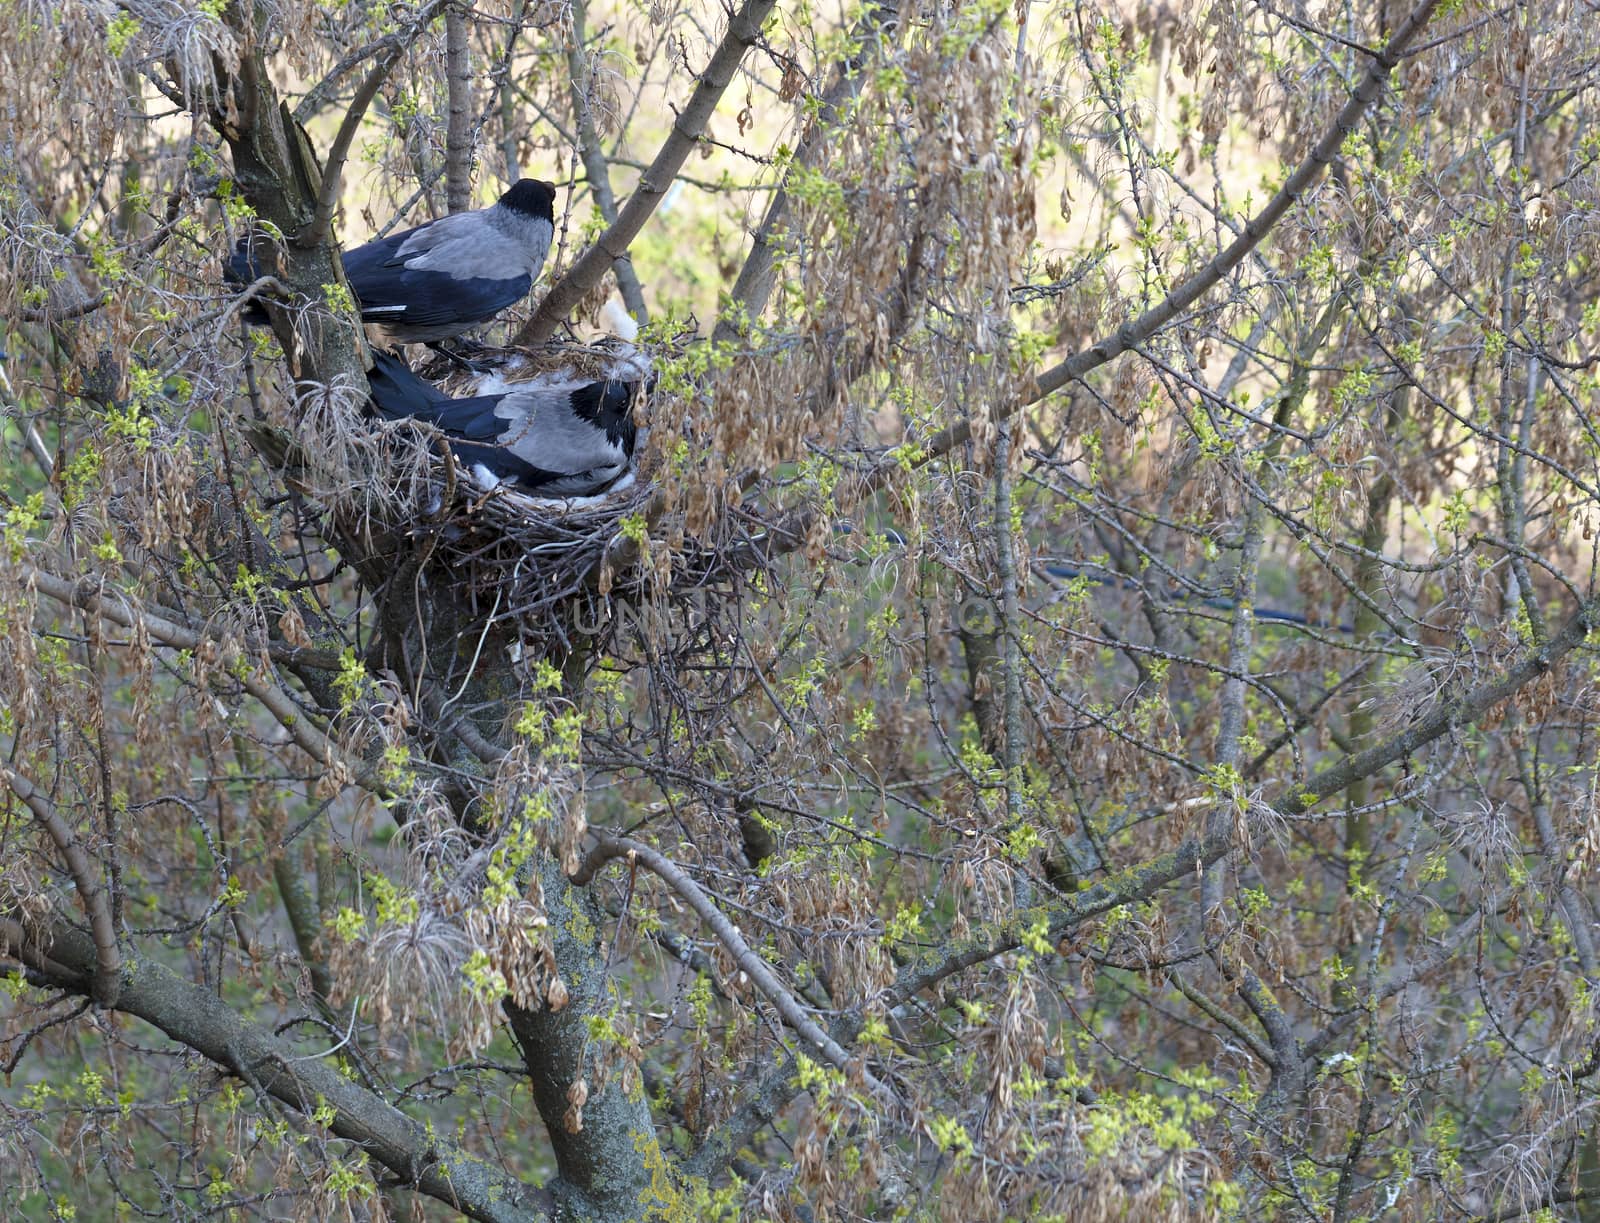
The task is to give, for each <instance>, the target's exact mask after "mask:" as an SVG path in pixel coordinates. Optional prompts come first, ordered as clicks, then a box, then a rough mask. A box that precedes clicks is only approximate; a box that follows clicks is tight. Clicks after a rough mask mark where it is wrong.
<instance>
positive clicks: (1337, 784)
mask: <svg viewBox="0 0 1600 1223" xmlns="http://www.w3.org/2000/svg"><path fill="white" fill-rule="evenodd" d="M1596 628H1600V599H1591V600H1588V601H1587V602H1585V603H1583V604H1582V605H1580V606H1579V608H1578V610H1577V611H1576V612H1574V613H1573V615H1572V616H1571V618H1570V619H1568V621H1567V622H1566V624H1564V625H1563V626H1562V628H1561V631H1560V632H1559V633H1557V634H1556V635H1555V636H1554V637H1552V638H1551V639H1550V640H1549V641H1548V642H1547V643H1546V644H1545V645H1543V646H1541V647H1540V648H1539V649H1537V650H1533V651H1530V652H1529V653H1528V654H1526V655H1525V656H1524V657H1523V659H1522V661H1521V662H1519V663H1517V664H1516V665H1515V666H1513V667H1511V668H1509V669H1508V670H1506V671H1505V672H1504V674H1502V675H1501V677H1500V678H1499V679H1496V680H1492V681H1491V682H1489V683H1486V684H1480V685H1479V686H1478V687H1476V688H1474V689H1472V690H1471V691H1469V692H1466V693H1462V694H1460V695H1458V696H1453V697H1444V698H1441V699H1440V700H1439V701H1437V702H1436V703H1435V704H1434V707H1433V709H1432V710H1431V711H1430V712H1429V713H1428V714H1426V715H1425V716H1423V717H1419V718H1417V719H1416V720H1415V721H1414V722H1412V724H1411V725H1410V726H1409V727H1408V728H1407V729H1406V730H1405V731H1403V732H1402V733H1400V734H1398V735H1396V736H1394V737H1393V738H1392V739H1389V740H1387V741H1386V742H1383V743H1379V744H1375V745H1373V746H1372V747H1370V748H1368V749H1367V750H1366V751H1364V752H1357V753H1356V754H1355V755H1353V756H1347V757H1345V758H1344V759H1343V760H1340V761H1338V762H1337V763H1335V764H1332V765H1329V766H1328V767H1327V768H1325V769H1322V770H1320V771H1319V772H1317V773H1316V774H1314V775H1313V776H1312V777H1311V778H1310V779H1308V780H1307V781H1306V782H1305V783H1304V784H1303V785H1299V786H1296V787H1294V789H1293V790H1292V791H1291V792H1290V793H1289V794H1287V795H1286V796H1284V797H1283V798H1281V799H1279V800H1278V801H1277V802H1276V803H1275V804H1273V806H1274V807H1275V809H1276V810H1277V811H1279V812H1281V813H1282V814H1284V815H1300V814H1303V813H1304V812H1305V811H1307V810H1309V809H1310V808H1311V807H1312V806H1314V805H1315V804H1316V803H1317V801H1318V800H1319V799H1322V798H1325V797H1326V796H1327V795H1329V794H1337V793H1338V792H1339V791H1340V790H1344V789H1347V788H1348V787H1349V786H1350V784H1351V783H1352V782H1353V781H1355V780H1356V779H1357V778H1361V777H1370V776H1372V775H1373V774H1375V773H1376V772H1377V771H1378V770H1379V769H1382V768H1385V767H1387V766H1388V765H1390V764H1393V763H1394V762H1395V761H1397V760H1402V759H1404V758H1405V757H1407V756H1409V755H1411V754H1412V753H1413V752H1415V751H1417V750H1418V749H1420V748H1423V747H1426V746H1427V745H1428V744H1429V743H1432V742H1433V741H1434V740H1435V739H1437V738H1439V737H1440V736H1442V735H1444V734H1446V733H1448V732H1449V731H1451V730H1453V729H1455V728H1457V727H1461V726H1467V725H1470V724H1471V723H1472V722H1473V721H1474V720H1476V719H1477V718H1478V717H1480V716H1481V715H1482V714H1484V713H1485V712H1487V711H1488V710H1490V709H1492V708H1494V707H1495V706H1496V705H1498V704H1500V703H1501V702H1502V701H1504V700H1506V699H1508V698H1509V697H1511V696H1514V695H1515V694H1516V693H1517V692H1518V691H1519V690H1520V689H1522V688H1523V687H1525V686H1526V685H1527V684H1529V683H1531V682H1532V681H1533V680H1535V679H1538V678H1539V677H1540V676H1541V675H1544V674H1546V673H1547V672H1548V671H1549V670H1550V669H1551V668H1552V667H1554V666H1555V665H1556V664H1557V663H1559V662H1560V661H1561V660H1562V659H1563V658H1565V657H1566V656H1567V655H1568V654H1570V653H1571V652H1572V651H1573V650H1574V649H1576V648H1577V647H1578V646H1579V645H1581V644H1582V643H1583V641H1584V639H1585V638H1587V637H1588V635H1589V634H1590V633H1591V632H1593V631H1594V630H1595V629H1596ZM1232 840H1233V838H1232V830H1231V828H1230V829H1226V830H1221V831H1210V832H1207V833H1206V834H1205V835H1204V836H1198V837H1188V838H1185V840H1184V841H1183V842H1182V843H1181V844H1180V845H1179V846H1178V847H1177V848H1176V849H1173V850H1171V851H1170V852H1168V853H1165V854H1161V855H1160V856H1158V857H1156V858H1153V859H1150V860H1149V861H1146V862H1142V863H1140V864H1138V865H1137V866H1131V867H1127V868H1125V869H1123V870H1121V871H1118V872H1116V873H1115V874H1113V875H1112V876H1110V877H1109V878H1106V879H1102V880H1100V881H1099V882H1098V883H1096V884H1094V885H1093V886H1092V887H1089V888H1087V889H1085V890H1084V891H1082V892H1079V893H1078V894H1077V895H1076V896H1073V897H1072V898H1071V899H1069V900H1067V901H1066V902H1065V903H1064V904H1062V905H1061V906H1060V907H1059V908H1058V909H1056V910H1055V912H1054V913H1052V914H1051V917H1050V937H1051V938H1052V939H1053V940H1060V939H1061V938H1063V937H1065V936H1066V935H1067V934H1068V933H1069V932H1070V931H1071V930H1073V929H1074V928H1075V927H1076V926H1079V925H1081V924H1082V923H1083V922H1085V921H1087V920H1088V919H1089V918H1091V917H1096V916H1098V915H1099V914H1101V913H1105V912H1107V911H1108V910H1110V909H1113V908H1116V907H1117V906H1118V905H1124V904H1137V903H1139V902H1140V901H1144V900H1148V899H1149V898H1150V897H1151V896H1154V895H1155V894H1156V893H1157V892H1158V891H1160V890H1161V889H1162V888H1164V887H1166V886H1167V885H1168V884H1170V883H1172V882H1173V881H1175V880H1177V879H1180V878H1182V877H1183V876H1185V875H1188V874H1190V873H1191V872H1196V871H1203V870H1204V869H1205V868H1206V867H1208V866H1210V865H1211V864H1212V863H1214V862H1216V861H1217V860H1219V859H1220V858H1221V857H1222V856H1223V855H1224V854H1226V853H1227V852H1228V850H1229V849H1230V848H1231V847H1232ZM1020 945H1021V937H1020V934H1016V933H1011V932H1009V931H1008V932H1007V933H1004V934H1002V935H1001V936H1000V937H998V938H995V939H993V940H990V941H987V942H973V943H969V944H968V945H967V946H965V947H962V948H960V949H959V950H957V951H954V952H952V953H950V954H948V955H946V956H945V958H944V959H942V960H940V961H939V962H937V963H935V964H931V965H929V964H927V963H926V962H924V963H923V964H922V965H921V966H920V967H918V966H916V965H913V966H912V967H911V968H909V969H908V970H907V971H906V972H904V973H902V974H901V978H900V980H899V981H898V982H896V983H895V984H894V985H893V986H892V987H891V988H890V989H889V990H888V992H887V994H886V996H885V1005H886V1006H888V1007H895V1006H898V1005H900V1004H901V1003H902V1002H904V1001H905V1000H906V999H907V998H909V997H911V996H912V995H913V994H916V993H919V992H921V991H922V990H925V989H927V988H929V987H930V986H933V985H936V984H938V983H939V982H940V981H942V980H944V979H945V978H946V977H949V976H952V975H953V974H955V973H958V972H961V971H963V970H965V969H968V968H971V967H973V966H975V965H977V964H981V963H983V962H984V961H986V960H991V959H993V958H994V957H995V956H998V955H1004V954H1006V953H1007V952H1009V951H1012V950H1014V949H1015V948H1017V947H1018V946H1020Z"/></svg>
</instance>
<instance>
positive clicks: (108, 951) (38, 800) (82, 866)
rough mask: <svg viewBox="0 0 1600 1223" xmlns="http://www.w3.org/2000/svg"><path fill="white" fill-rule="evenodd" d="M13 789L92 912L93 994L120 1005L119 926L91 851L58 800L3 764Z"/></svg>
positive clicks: (99, 1000) (102, 1001) (99, 999)
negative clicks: (59, 808)
mask: <svg viewBox="0 0 1600 1223" xmlns="http://www.w3.org/2000/svg"><path fill="white" fill-rule="evenodd" d="M0 774H4V775H5V779H6V784H7V785H9V786H10V787H11V792H12V793H13V794H15V795H16V796H17V797H18V798H20V799H21V800H22V802H23V805H24V806H26V807H27V808H28V810H29V811H31V812H33V819H34V822H35V823H37V824H38V825H39V827H40V828H42V829H43V830H44V832H45V835H46V836H48V837H49V838H50V840H51V841H52V842H54V843H55V847H56V849H58V850H59V851H60V852H61V856H62V857H63V858H65V859H66V863H67V871H68V873H70V874H71V875H72V883H73V886H74V887H76V888H77V889H78V898H79V899H80V900H81V901H82V902H83V907H84V909H85V911H86V912H87V913H88V914H89V929H90V931H91V932H92V933H93V935H94V983H93V989H92V991H91V992H92V996H93V997H94V1000H95V1001H96V1002H97V1003H99V1004H100V1005H101V1006H104V1007H114V1006H116V1005H117V991H118V989H119V988H120V986H121V984H122V956H121V953H120V952H119V951H118V950H117V928H116V926H115V925H114V924H113V923H112V920H111V907H110V906H109V905H108V904H107V903H106V890H105V888H104V887H103V886H102V885H101V883H100V880H99V879H98V878H97V875H96V871H95V869H94V866H93V865H92V864H91V863H90V861H89V855H88V854H86V853H84V852H83V846H82V845H79V844H78V838H77V837H75V836H73V835H72V829H71V828H69V827H68V826H67V822H66V821H65V820H64V819H62V818H61V816H60V814H59V813H58V812H57V811H56V809H55V806H54V804H52V803H51V802H50V800H49V799H48V798H46V797H45V796H44V795H43V794H40V793H39V791H38V790H36V789H34V787H33V783H32V782H30V781H29V780H28V779H27V778H26V777H24V776H23V775H22V774H21V773H17V772H13V771H12V770H11V769H4V768H0Z"/></svg>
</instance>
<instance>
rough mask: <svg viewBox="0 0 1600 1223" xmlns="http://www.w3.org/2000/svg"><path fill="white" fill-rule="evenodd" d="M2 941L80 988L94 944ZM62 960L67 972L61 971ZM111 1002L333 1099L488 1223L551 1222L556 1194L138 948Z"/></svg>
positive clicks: (53, 931)
mask: <svg viewBox="0 0 1600 1223" xmlns="http://www.w3.org/2000/svg"><path fill="white" fill-rule="evenodd" d="M0 946H3V947H5V949H6V950H7V951H8V952H9V953H10V954H12V955H14V956H16V957H17V958H18V959H20V960H21V961H22V962H23V963H24V964H26V965H27V966H28V967H29V968H30V969H31V970H32V971H33V972H34V973H35V974H37V975H38V976H39V977H41V978H43V979H44V981H45V982H46V983H48V984H49V985H50V986H52V987H54V988H57V989H63V990H67V991H69V992H71V993H82V992H84V990H85V988H86V981H85V978H87V977H90V976H91V975H92V974H93V971H94V970H93V968H92V965H94V964H95V962H96V959H95V957H96V952H95V949H94V947H93V945H92V944H91V943H90V941H89V940H88V939H85V938H84V937H83V935H82V934H80V933H79V932H78V931H76V930H73V929H71V928H70V927H61V926H54V927H51V928H48V929H45V930H31V929H28V928H26V927H25V926H23V925H22V924H21V923H19V922H17V921H15V920H12V919H5V918H0ZM64 970H65V974H66V975H64ZM117 1009H118V1010H120V1011H123V1012H124V1013H126V1014H129V1015H136V1016H138V1017H139V1018H140V1019H143V1020H145V1021H146V1022H147V1023H150V1024H152V1025H154V1026H155V1027H157V1028H159V1029H160V1030H161V1031H162V1032H164V1033H166V1034H167V1036H169V1037H170V1038H172V1039H173V1040H175V1041H177V1042H178V1043H179V1044H182V1045H187V1046H188V1047H189V1048H191V1049H193V1050H195V1051H196V1052H198V1053H200V1054H202V1055H203V1056H205V1057H206V1058H209V1059H210V1060H211V1061H212V1062H214V1063H216V1065H218V1066H220V1067H221V1068H222V1069H224V1070H226V1071H227V1072H228V1073H230V1074H234V1075H236V1076H238V1077H239V1078H241V1079H244V1080H245V1081H246V1082H248V1083H251V1084H252V1085H259V1087H260V1089H261V1090H263V1091H265V1092H267V1094H269V1095H271V1096H273V1097H274V1098H275V1099H278V1100H280V1101H282V1102H283V1103H284V1104H287V1105H288V1106H289V1107H290V1108H293V1109H295V1110H296V1111H298V1112H300V1113H301V1114H303V1115H305V1116H307V1117H309V1116H311V1115H312V1114H313V1113H314V1112H316V1111H318V1109H320V1108H322V1107H329V1108H332V1109H333V1112H334V1116H333V1120H332V1122H331V1123H330V1124H329V1129H331V1130H332V1132H333V1133H335V1134H337V1135H338V1136H339V1137H341V1138H347V1139H349V1140H350V1141H351V1142H354V1143H356V1144H357V1145H358V1146H360V1147H361V1149H362V1150H364V1151H365V1152H366V1153H367V1154H368V1155H370V1156H371V1157H372V1158H373V1159H375V1160H377V1161H378V1162H379V1163H381V1164H383V1166H384V1167H386V1168H389V1169H390V1170H391V1171H393V1172H394V1173H395V1175H396V1176H397V1177H399V1178H400V1179H401V1180H402V1181H404V1182H405V1183H406V1184H407V1185H410V1186H412V1187H413V1188H415V1189H416V1190H417V1191H419V1192H421V1193H425V1194H427V1195H428V1196H429V1197H432V1198H436V1199H437V1200H439V1201H441V1202H444V1203H445V1204H447V1205H449V1206H451V1207H453V1208H454V1209H456V1210H459V1211H461V1212H462V1213H463V1214H465V1215H466V1216H467V1217H468V1218H470V1219H480V1220H485V1221H486V1223H548V1220H549V1219H550V1217H551V1207H552V1203H553V1200H554V1199H553V1198H552V1196H551V1195H550V1194H549V1193H547V1192H545V1191H544V1190H540V1189H535V1188H533V1187H532V1186H529V1185H525V1184H523V1183H522V1182H521V1181H519V1180H516V1179H514V1178H512V1177H509V1176H507V1175H505V1173H503V1172H501V1171H498V1170H497V1169H494V1168H491V1167H490V1166H489V1165H488V1164H485V1163H483V1162H482V1161H480V1160H478V1159H475V1158H474V1157H473V1156H471V1155H468V1154H467V1153H466V1152H465V1151H463V1150H462V1149H461V1148H459V1147H457V1146H456V1145H455V1144H454V1143H452V1142H451V1141H450V1140H449V1139H448V1138H445V1137H443V1136H442V1135H441V1134H439V1133H437V1132H434V1131H433V1130H432V1129H431V1128H430V1127H426V1126H423V1125H421V1124H419V1123H417V1122H415V1121H413V1120H412V1119H411V1118H410V1117H407V1116H406V1115H405V1114H404V1113H402V1112H400V1110H399V1109H396V1108H394V1107H393V1106H392V1105H390V1104H389V1103H388V1102H387V1101H385V1100H383V1099H381V1098H380V1097H379V1096H377V1095H375V1094H374V1093H372V1092H370V1091H368V1090H367V1089H366V1088H364V1087H361V1086H359V1085H358V1084H356V1083H354V1082H352V1081H351V1080H350V1079H348V1078H346V1077H345V1076H344V1075H343V1074H341V1073H340V1072H339V1070H338V1068H337V1067H336V1066H335V1065H334V1064H332V1063H331V1062H327V1061H323V1060H320V1059H318V1058H313V1057H307V1056H305V1055H304V1054H302V1053H301V1052H299V1051H298V1050H296V1049H295V1048H294V1047H293V1046H291V1045H290V1044H288V1043H287V1042H285V1041H283V1040H281V1039H279V1038H278V1037H275V1036H273V1035H271V1034H270V1033H268V1032H266V1031H263V1030H262V1029H260V1028H257V1027H256V1026H254V1025H253V1024H249V1023H246V1022H245V1021H244V1019H242V1018H241V1017H240V1016H239V1014H238V1013H237V1012H236V1011H234V1010H233V1009H232V1008H231V1007H228V1006H227V1005H225V1004H224V1003H223V1001H222V1000H221V999H220V998H218V997H217V996H216V994H214V993H212V992H211V991H209V990H206V989H202V988H201V987H199V986H197V985H194V984H191V983H190V982H188V981H185V980H184V979H183V978H181V977H179V976H177V975H176V974H175V973H173V972H171V971H169V970H168V969H166V968H163V967H162V966H161V965H159V964H155V963H152V962H151V961H149V960H145V959H143V958H140V957H133V958H131V959H129V960H128V961H126V962H125V963H124V964H123V966H122V971H121V995H120V998H119V999H118V1002H117Z"/></svg>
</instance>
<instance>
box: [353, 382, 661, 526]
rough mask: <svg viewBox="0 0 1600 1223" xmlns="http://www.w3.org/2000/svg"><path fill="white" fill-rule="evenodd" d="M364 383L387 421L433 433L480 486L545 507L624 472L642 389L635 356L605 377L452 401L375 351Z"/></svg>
mask: <svg viewBox="0 0 1600 1223" xmlns="http://www.w3.org/2000/svg"><path fill="white" fill-rule="evenodd" d="M372 357H373V367H372V369H371V370H370V371H369V372H368V374H367V381H368V382H369V383H370V384H371V387H372V402H373V403H374V405H376V407H377V409H378V411H379V412H381V413H382V414H383V415H384V416H386V417H388V418H389V419H390V420H401V419H404V418H406V417H412V418H415V419H417V420H423V421H427V422H428V423H429V424H432V425H436V426H437V427H438V428H439V430H440V431H441V432H442V433H443V434H444V435H445V438H446V440H448V441H449V443H450V449H451V450H453V451H454V452H455V454H456V457H457V458H458V459H460V460H461V462H463V463H464V464H466V465H467V466H469V467H470V468H471V469H472V471H473V474H474V475H476V476H477V477H478V478H479V479H480V481H481V482H483V483H484V484H487V485H490V486H493V485H497V484H500V483H502V482H504V483H508V484H513V485H515V486H517V487H518V488H519V489H521V490H522V491H525V492H530V493H535V494H538V495H541V496H548V497H585V496H591V495H593V494H595V493H599V492H602V491H604V490H605V489H606V488H607V487H608V486H609V485H611V484H612V483H613V482H615V481H616V480H617V479H618V478H619V477H621V476H623V475H624V473H626V472H627V470H628V462H629V460H630V459H631V458H632V457H633V447H634V442H635V440H636V431H635V428H634V423H633V407H634V401H635V399H636V398H637V396H638V394H639V392H640V390H641V388H642V387H643V386H644V385H645V375H646V372H647V366H646V364H645V362H644V359H643V357H642V355H636V356H635V357H634V359H632V360H631V361H624V362H621V363H618V364H616V365H614V366H613V367H612V368H610V369H609V370H608V371H607V373H608V374H610V375H611V376H610V377H605V378H600V379H595V378H585V377H582V376H580V375H576V374H574V373H573V372H572V371H557V372H556V373H553V374H552V373H547V374H536V375H532V376H530V377H528V378H527V379H526V380H524V381H517V382H510V381H507V380H506V378H505V377H504V376H502V375H499V374H496V375H494V376H492V378H490V379H486V380H485V381H484V385H485V386H486V387H487V386H489V385H492V386H494V387H495V393H493V394H480V395H474V396H471V397H470V398H461V399H455V398H452V397H451V396H449V395H447V394H445V393H444V392H443V391H441V390H439V388H438V387H436V386H434V385H432V384H431V383H429V382H426V381H424V380H423V379H422V378H420V377H418V376H417V375H416V374H415V373H413V372H412V370H411V367H410V366H409V365H407V364H406V362H405V361H404V360H402V359H401V358H400V357H398V356H396V355H394V354H393V353H387V352H382V351H374V352H373V354H372Z"/></svg>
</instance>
